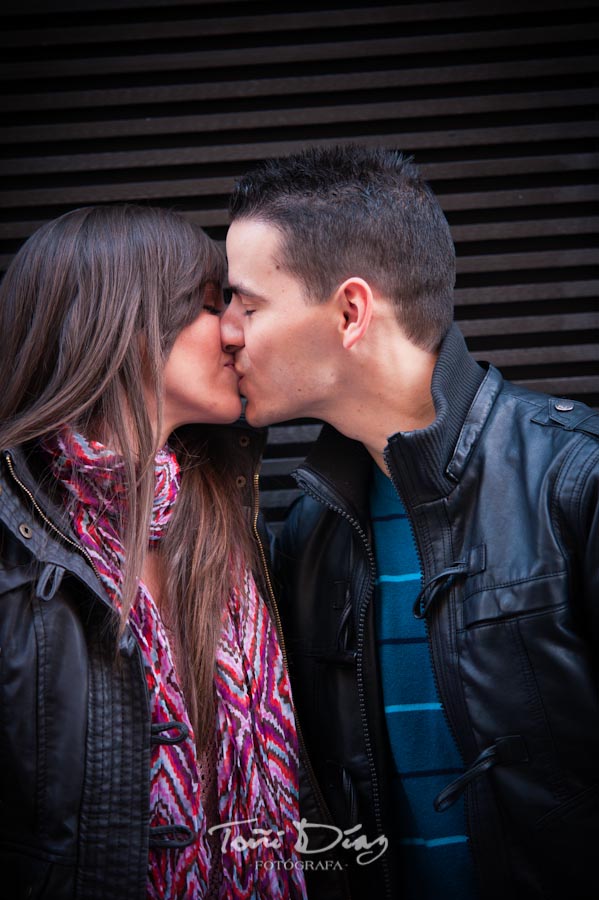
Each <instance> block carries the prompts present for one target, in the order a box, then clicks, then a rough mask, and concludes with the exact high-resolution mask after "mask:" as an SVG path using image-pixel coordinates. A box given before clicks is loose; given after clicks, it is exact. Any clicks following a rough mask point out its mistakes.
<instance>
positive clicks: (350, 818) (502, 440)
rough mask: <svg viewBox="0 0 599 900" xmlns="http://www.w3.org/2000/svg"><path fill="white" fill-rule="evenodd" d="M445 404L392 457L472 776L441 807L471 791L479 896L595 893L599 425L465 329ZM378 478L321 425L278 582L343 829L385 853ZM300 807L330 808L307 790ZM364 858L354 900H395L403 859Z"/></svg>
mask: <svg viewBox="0 0 599 900" xmlns="http://www.w3.org/2000/svg"><path fill="white" fill-rule="evenodd" d="M432 393H433V399H434V403H435V408H436V413H437V417H436V420H435V422H434V423H433V424H432V425H431V426H430V427H428V428H426V429H423V430H421V431H415V432H410V433H398V434H394V435H393V436H392V437H391V438H390V439H389V443H388V445H387V448H386V451H385V459H386V463H387V466H388V468H389V472H390V474H391V477H392V480H393V482H394V484H395V486H396V489H397V491H398V493H399V494H400V496H401V497H402V499H403V501H404V503H405V506H406V508H407V511H408V513H409V517H410V520H411V524H412V528H413V532H414V536H415V540H416V544H417V548H418V552H419V556H420V561H421V566H422V572H423V591H422V593H421V597H420V601H419V603H418V607H417V610H416V612H417V614H418V615H423V616H425V618H426V623H427V630H428V636H429V643H430V651H431V655H432V661H433V667H434V671H435V674H436V679H437V683H438V688H439V693H440V697H441V700H442V703H443V706H444V709H445V711H446V714H447V717H448V720H449V723H450V726H451V729H452V732H453V734H454V736H455V739H456V742H457V745H458V747H459V750H460V752H461V754H462V757H463V760H464V765H465V768H466V773H465V775H464V776H463V777H462V778H461V779H459V780H458V782H457V783H454V784H452V785H450V786H448V789H447V791H446V792H444V794H443V795H442V796H441V795H440V797H439V798H438V800H439V804H440V807H441V808H442V807H443V806H444V805H445V804H448V803H451V802H452V800H454V799H456V798H457V796H459V795H460V793H461V792H462V791H464V790H465V803H466V812H467V821H468V829H469V834H470V839H471V846H472V851H473V857H474V865H475V869H476V872H477V875H478V880H479V884H480V896H481V898H484V900H495V898H497V900H499V898H502V900H505V898H506V897H509V898H518V900H519V898H522V900H538V898H555V900H558V898H559V900H563V898H564V897H566V896H571V897H576V898H577V900H582V898H587V897H588V898H590V897H593V898H594V897H596V894H597V889H596V885H595V886H593V881H594V877H595V873H596V852H597V848H598V847H599V694H598V681H597V662H598V659H597V644H598V637H599V439H598V438H599V416H598V415H596V414H594V413H593V411H592V410H591V409H589V408H588V407H586V406H584V405H583V404H579V403H571V402H569V401H559V400H556V399H555V398H549V397H547V396H544V395H541V394H536V393H532V392H530V391H526V390H523V389H520V388H518V387H516V386H514V385H512V384H509V383H506V382H504V381H503V379H502V377H501V375H500V374H499V372H498V371H497V370H496V369H494V368H493V367H489V368H488V369H487V370H486V371H485V370H484V369H483V368H481V367H480V366H478V365H477V364H476V363H474V361H473V360H472V359H471V358H470V356H469V355H468V353H467V350H466V346H465V344H464V341H463V339H462V337H461V335H460V333H459V331H458V329H457V328H456V327H455V326H454V327H453V328H452V329H451V331H450V332H449V334H448V336H447V338H446V339H445V341H444V343H443V345H442V348H441V352H440V356H439V360H438V362H437V365H436V368H435V372H434V376H433V383H432ZM371 467H372V461H371V459H370V457H369V456H368V454H367V453H366V451H365V450H364V448H363V446H362V445H361V444H357V443H355V442H353V441H350V440H348V439H346V438H344V437H342V436H341V435H339V434H338V433H337V432H336V431H334V430H333V429H331V428H330V427H328V426H325V427H324V429H323V432H322V434H321V437H320V438H319V440H318V441H317V444H316V445H315V447H314V448H313V451H312V452H311V454H310V455H309V456H308V458H307V460H306V462H305V463H304V464H303V465H302V466H301V467H300V468H299V469H298V470H297V472H296V474H295V477H296V479H297V481H298V483H299V485H300V486H301V487H302V488H303V489H304V490H305V492H306V494H307V496H304V497H303V498H301V499H300V500H299V501H298V502H297V504H296V505H295V507H294V508H293V510H292V512H291V513H290V516H289V518H288V521H287V523H286V526H285V529H284V531H283V533H282V536H281V539H280V543H279V553H278V558H277V565H276V569H277V577H278V580H279V581H280V583H281V586H282V597H283V600H282V603H281V610H282V616H283V624H284V630H285V633H286V640H287V648H288V655H289V659H290V668H291V673H292V682H293V688H294V696H295V702H296V707H297V710H298V714H299V717H300V720H301V722H302V724H303V732H304V738H305V741H306V744H307V748H308V752H309V755H310V757H311V760H312V763H313V766H314V770H315V772H316V775H317V778H318V782H319V790H320V792H321V793H322V795H323V798H324V802H325V803H326V805H327V806H328V808H329V811H330V813H331V815H332V817H333V819H334V821H335V822H336V824H337V825H338V826H339V827H340V828H343V829H349V828H351V827H352V826H355V825H356V824H358V823H361V825H362V831H363V832H365V833H366V835H368V837H369V838H370V839H371V840H372V839H374V838H375V837H376V836H377V835H380V834H382V833H384V834H386V835H387V836H389V838H390V839H391V840H393V837H394V820H393V810H392V809H389V808H388V801H389V799H390V796H389V795H390V791H389V788H388V782H387V771H388V766H389V748H388V740H387V737H386V733H385V723H384V714H383V705H382V700H381V687H380V677H379V670H378V660H377V652H376V646H375V629H374V617H373V603H372V597H373V587H374V582H375V577H376V571H375V561H374V556H373V552H372V547H371V540H370V526H369V520H368V492H369V480H370V472H371ZM302 802H303V810H304V813H305V814H306V812H305V811H308V815H315V816H316V815H317V814H318V813H317V811H316V810H317V808H318V801H317V800H315V795H314V792H313V791H312V788H311V785H310V784H309V782H308V781H306V782H305V783H304V785H303V800H302ZM321 805H322V804H321ZM442 814H443V813H442V812H439V815H442ZM355 857H356V854H355V852H353V851H349V852H348V853H347V854H346V859H345V862H346V863H347V864H348V865H349V868H348V869H347V870H346V871H347V872H348V873H349V876H350V877H349V884H350V886H351V888H350V890H351V896H352V897H354V898H357V900H366V898H370V897H377V898H383V897H386V898H392V897H399V896H400V892H399V889H398V888H397V881H396V879H397V872H396V870H395V869H396V865H395V864H396V855H395V854H394V851H393V847H392V846H391V847H390V849H389V850H388V851H387V853H385V855H384V856H383V857H382V858H381V859H380V860H378V861H376V862H374V863H372V864H370V865H365V866H359V865H356V864H355ZM308 874H309V873H308ZM320 877H321V878H322V879H324V880H323V881H321V885H320V886H318V887H316V888H315V889H314V892H313V893H312V894H311V898H316V900H319V898H320V897H321V896H322V897H325V896H326V897H337V896H339V897H343V896H348V893H347V886H346V887H345V888H344V886H343V885H342V884H338V883H337V882H336V881H335V873H334V872H333V873H328V874H327V875H322V876H320ZM589 882H590V884H591V886H590V887H589V886H588V885H589ZM346 885H347V882H346Z"/></svg>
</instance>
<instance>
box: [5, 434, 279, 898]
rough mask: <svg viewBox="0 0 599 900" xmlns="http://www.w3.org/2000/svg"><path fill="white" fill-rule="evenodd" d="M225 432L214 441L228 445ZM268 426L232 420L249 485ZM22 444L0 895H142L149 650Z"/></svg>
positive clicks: (10, 578) (10, 561)
mask: <svg viewBox="0 0 599 900" xmlns="http://www.w3.org/2000/svg"><path fill="white" fill-rule="evenodd" d="M222 440H223V438H222V436H221V438H219V441H220V442H221V445H222ZM262 444H263V435H260V434H259V433H257V432H250V431H248V430H245V429H242V428H233V429H231V432H230V436H229V438H228V439H227V446H228V448H229V449H228V451H227V459H229V460H230V464H231V465H232V466H235V468H236V470H237V471H238V472H239V475H238V476H237V484H238V486H239V488H240V489H241V490H242V491H245V490H246V488H247V490H248V491H249V493H251V488H252V483H253V480H252V476H253V472H254V470H255V469H256V467H257V460H258V458H259V454H260V450H261V448H262ZM117 629H118V620H117V615H116V613H115V612H114V610H113V609H112V607H111V606H110V603H109V600H108V597H107V596H106V594H105V591H104V589H103V587H102V585H101V584H100V581H99V580H98V578H97V577H96V575H95V573H94V570H93V567H92V564H91V560H89V559H88V558H86V554H85V551H84V549H83V548H82V547H81V545H80V544H79V542H78V541H77V539H76V538H75V536H74V534H73V532H72V530H71V527H70V523H69V521H68V518H67V517H66V515H65V513H64V512H63V510H62V509H61V508H59V507H57V506H56V505H54V504H53V502H52V500H51V499H50V497H48V496H47V494H46V493H45V492H44V491H43V490H42V488H41V487H40V484H39V482H38V478H37V477H35V476H34V475H33V474H32V471H31V470H30V467H29V465H28V458H27V454H26V453H25V452H24V450H23V448H16V449H12V450H3V451H2V452H1V454H0V872H1V873H2V875H1V877H0V900H21V898H23V900H24V898H28V900H41V898H47V900H66V898H69V900H75V898H76V900H144V898H145V896H146V881H147V865H148V845H149V840H150V834H149V816H150V744H151V730H150V714H149V704H148V696H147V690H146V682H145V674H144V668H143V662H142V659H141V656H140V652H139V648H138V645H137V642H136V641H135V639H134V637H133V635H132V633H131V632H130V630H129V629H128V628H127V629H126V630H125V632H124V634H123V636H122V638H121V639H120V643H119V644H118V649H117V644H116V642H115V634H116V631H117Z"/></svg>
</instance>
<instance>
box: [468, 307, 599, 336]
mask: <svg viewBox="0 0 599 900" xmlns="http://www.w3.org/2000/svg"><path fill="white" fill-rule="evenodd" d="M458 324H459V326H460V331H461V332H462V334H463V335H464V337H465V338H469V337H478V336H481V335H489V336H490V337H495V336H499V335H508V334H509V335H513V334H515V335H520V334H527V333H537V334H538V333H541V332H547V333H551V332H562V333H565V332H568V331H582V330H584V329H591V328H593V329H595V328H596V329H599V310H598V311H597V312H591V313H571V314H570V313H567V312H564V313H563V314H559V315H549V316H544V315H538V316H517V317H512V318H502V317H501V314H499V317H498V318H492V319H470V320H466V321H463V320H460V322H459V323H458Z"/></svg>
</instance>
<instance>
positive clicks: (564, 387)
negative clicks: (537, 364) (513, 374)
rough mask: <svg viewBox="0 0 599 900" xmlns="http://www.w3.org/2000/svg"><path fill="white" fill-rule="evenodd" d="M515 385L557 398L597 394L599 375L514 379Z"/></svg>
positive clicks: (598, 390)
mask: <svg viewBox="0 0 599 900" xmlns="http://www.w3.org/2000/svg"><path fill="white" fill-rule="evenodd" d="M515 383H516V384H520V385H522V387H527V388H528V389H529V390H531V391H541V392H542V393H545V394H553V395H554V396H558V397H570V396H573V395H574V394H597V393H599V375H575V376H572V377H571V378H524V379H516V380H515Z"/></svg>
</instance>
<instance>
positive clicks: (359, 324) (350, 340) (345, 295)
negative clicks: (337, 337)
mask: <svg viewBox="0 0 599 900" xmlns="http://www.w3.org/2000/svg"><path fill="white" fill-rule="evenodd" d="M335 299H336V302H337V304H338V306H339V309H340V312H341V326H340V331H341V336H342V338H343V347H344V349H345V350H351V348H352V347H354V346H355V345H356V343H357V342H358V341H359V340H361V339H362V338H363V337H364V335H365V334H366V331H367V330H368V326H369V325H370V320H371V318H372V311H373V295H372V289H371V287H370V285H369V284H368V282H367V281H364V279H363V278H357V277H352V278H348V279H346V280H345V281H344V282H343V284H341V285H339V287H338V288H337V292H336V298H335Z"/></svg>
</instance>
